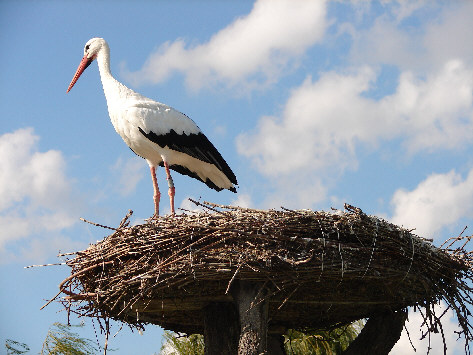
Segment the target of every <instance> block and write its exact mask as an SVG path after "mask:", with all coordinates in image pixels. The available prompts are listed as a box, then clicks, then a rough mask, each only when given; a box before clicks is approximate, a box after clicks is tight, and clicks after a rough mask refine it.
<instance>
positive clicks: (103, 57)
mask: <svg viewBox="0 0 473 355" xmlns="http://www.w3.org/2000/svg"><path fill="white" fill-rule="evenodd" d="M97 64H98V66H99V72H100V80H101V81H102V86H103V91H104V93H105V97H106V99H107V103H108V104H110V103H111V102H110V100H113V99H114V96H116V95H118V94H119V86H120V83H119V82H118V81H117V80H116V79H115V78H114V77H113V75H112V72H111V71H110V48H109V47H108V44H107V43H104V44H103V46H102V48H101V49H100V51H99V52H98V54H97Z"/></svg>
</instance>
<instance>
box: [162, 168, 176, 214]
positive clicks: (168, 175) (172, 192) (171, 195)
mask: <svg viewBox="0 0 473 355" xmlns="http://www.w3.org/2000/svg"><path fill="white" fill-rule="evenodd" d="M164 169H166V180H167V181H168V186H169V191H168V195H169V202H170V203H171V214H172V215H174V195H175V194H176V189H175V187H174V181H173V180H172V177H171V172H170V171H169V165H168V163H167V161H166V160H164Z"/></svg>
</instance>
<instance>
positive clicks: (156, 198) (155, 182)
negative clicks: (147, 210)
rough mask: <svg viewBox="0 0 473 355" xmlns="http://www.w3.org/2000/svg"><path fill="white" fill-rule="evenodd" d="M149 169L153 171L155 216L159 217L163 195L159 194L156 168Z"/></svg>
mask: <svg viewBox="0 0 473 355" xmlns="http://www.w3.org/2000/svg"><path fill="white" fill-rule="evenodd" d="M149 169H150V171H151V179H152V180H153V188H154V195H153V198H154V216H155V217H157V216H159V200H160V198H161V193H160V192H159V187H158V179H156V167H155V166H150V167H149Z"/></svg>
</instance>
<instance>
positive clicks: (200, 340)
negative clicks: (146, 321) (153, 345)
mask: <svg viewBox="0 0 473 355" xmlns="http://www.w3.org/2000/svg"><path fill="white" fill-rule="evenodd" d="M160 355H204V337H203V336H202V335H200V334H192V335H189V336H179V335H177V334H175V333H172V332H168V331H167V330H166V331H164V334H163V345H162V346H161V351H160Z"/></svg>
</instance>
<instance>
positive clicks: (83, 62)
mask: <svg viewBox="0 0 473 355" xmlns="http://www.w3.org/2000/svg"><path fill="white" fill-rule="evenodd" d="M93 60H94V58H87V55H84V58H82V60H81V61H80V64H79V67H78V68H77V70H76V73H75V74H74V77H73V78H72V80H71V83H70V84H69V87H68V88H67V91H66V92H69V91H70V90H71V89H72V87H73V86H74V84H75V83H76V81H77V79H79V77H80V76H81V74H82V72H83V71H84V70H85V69H86V68H87V67H88V66H89V65H90V63H92V61H93Z"/></svg>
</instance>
